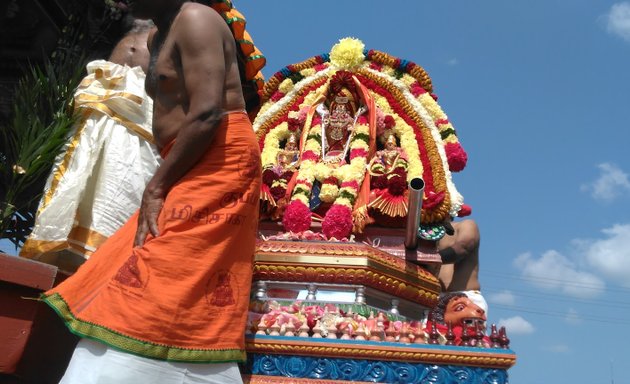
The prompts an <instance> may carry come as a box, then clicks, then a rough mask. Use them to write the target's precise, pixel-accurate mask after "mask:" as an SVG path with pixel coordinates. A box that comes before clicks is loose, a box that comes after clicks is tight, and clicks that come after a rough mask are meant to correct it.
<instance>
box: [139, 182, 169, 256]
mask: <svg viewBox="0 0 630 384" xmlns="http://www.w3.org/2000/svg"><path fill="white" fill-rule="evenodd" d="M163 205H164V197H162V195H161V194H157V193H155V192H151V191H150V190H149V188H147V189H145V191H144V193H143V194H142V203H141V204H140V213H139V214H138V229H137V230H136V238H135V240H134V242H133V246H134V247H141V246H142V245H143V244H144V242H145V241H146V239H147V235H148V234H149V233H151V235H152V236H153V237H158V236H159V235H160V231H159V230H158V225H157V218H158V216H159V214H160V212H161V211H162V206H163Z"/></svg>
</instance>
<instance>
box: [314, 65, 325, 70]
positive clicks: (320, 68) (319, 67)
mask: <svg viewBox="0 0 630 384" xmlns="http://www.w3.org/2000/svg"><path fill="white" fill-rule="evenodd" d="M313 69H314V70H315V72H319V71H323V70H324V69H326V65H324V64H316V65H315V66H314V67H313Z"/></svg>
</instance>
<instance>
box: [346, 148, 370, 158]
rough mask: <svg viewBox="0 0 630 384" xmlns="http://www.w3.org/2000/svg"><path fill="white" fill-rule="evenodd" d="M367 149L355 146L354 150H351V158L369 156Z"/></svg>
mask: <svg viewBox="0 0 630 384" xmlns="http://www.w3.org/2000/svg"><path fill="white" fill-rule="evenodd" d="M367 154H368V153H367V151H366V150H365V149H363V148H355V149H353V150H351V151H350V160H352V159H354V158H355V157H365V156H367Z"/></svg>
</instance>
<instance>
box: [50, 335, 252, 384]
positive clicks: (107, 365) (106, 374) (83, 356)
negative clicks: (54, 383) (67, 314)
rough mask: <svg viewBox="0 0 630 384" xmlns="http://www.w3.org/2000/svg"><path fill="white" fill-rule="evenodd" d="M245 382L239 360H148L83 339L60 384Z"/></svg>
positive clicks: (227, 383)
mask: <svg viewBox="0 0 630 384" xmlns="http://www.w3.org/2000/svg"><path fill="white" fill-rule="evenodd" d="M232 383H239V384H242V383H243V380H242V378H241V374H240V372H239V369H238V365H237V364H236V363H220V364H196V363H174V362H169V361H161V360H153V359H147V358H146V357H140V356H135V355H131V354H128V353H125V352H120V351H117V350H115V349H113V348H110V347H109V346H107V345H105V344H102V343H99V342H96V341H93V340H89V339H81V340H80V341H79V344H77V347H76V348H75V350H74V354H73V355H72V359H71V360H70V364H69V365H68V368H67V369H66V373H65V374H64V376H63V378H62V379H61V381H60V384H232Z"/></svg>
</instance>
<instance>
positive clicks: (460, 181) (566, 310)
mask: <svg viewBox="0 0 630 384" xmlns="http://www.w3.org/2000/svg"><path fill="white" fill-rule="evenodd" d="M235 3H236V6H237V8H238V9H239V10H240V11H241V12H242V13H243V14H245V16H246V17H247V19H248V21H249V26H248V29H249V31H250V33H251V34H252V36H253V38H254V40H255V42H256V44H257V45H258V46H259V47H260V49H261V50H262V51H263V53H264V54H265V55H266V56H267V59H268V65H267V67H266V68H265V70H264V73H265V75H266V76H267V77H269V76H271V75H272V74H273V73H274V72H276V71H277V70H279V69H280V68H282V67H284V66H286V65H288V64H291V63H295V62H299V61H302V60H304V59H306V58H308V57H311V56H314V55H316V54H320V53H324V52H329V50H330V48H331V47H332V45H333V44H335V43H336V42H337V41H338V40H339V39H341V38H343V37H347V36H352V37H356V38H359V39H361V40H362V41H363V42H364V43H365V45H366V47H367V48H374V49H378V50H381V51H385V52H387V53H390V54H392V55H395V56H398V57H401V58H404V59H408V60H411V61H413V62H415V63H417V64H419V65H421V66H423V67H424V68H425V69H426V70H427V71H428V73H429V74H430V76H431V77H432V79H433V84H434V88H435V93H436V94H437V95H438V96H439V102H440V104H441V106H442V108H443V109H444V111H445V112H446V113H447V114H448V115H449V118H450V120H451V121H452V122H453V125H454V126H455V128H456V129H457V132H458V135H459V139H460V142H461V143H462V145H463V146H464V148H465V149H466V151H467V152H468V156H469V162H468V166H467V168H466V169H465V170H464V171H463V172H461V173H459V174H454V181H455V183H456V185H457V187H458V189H459V191H460V192H461V193H462V194H463V195H464V197H465V201H466V203H468V204H470V205H471V206H472V207H473V215H472V216H471V217H472V218H474V219H475V220H476V221H477V222H478V223H479V226H480V229H481V234H482V244H481V283H482V290H483V292H484V295H485V296H486V299H487V300H488V302H489V305H490V310H489V322H494V323H499V324H504V325H506V326H507V328H508V335H509V337H510V338H511V340H512V344H511V346H512V349H513V350H514V351H516V353H517V354H518V361H517V365H516V366H515V367H513V368H512V369H511V370H510V372H509V373H510V382H511V383H512V384H538V383H540V384H547V383H571V384H597V383H611V382H612V380H614V384H628V383H630V378H629V377H628V375H627V368H626V367H627V366H630V353H628V345H630V278H628V276H630V177H629V176H628V175H629V174H630V156H629V155H628V149H627V147H628V146H629V145H630V123H629V122H630V70H629V69H628V68H630V2H614V1H605V0H597V1H596V0H530V1H518V2H517V1H505V0H488V1H470V0H467V1H464V0H445V1H440V2H437V1H435V2H428V1H400V2H383V1H378V2H377V1H374V0H361V1H358V0H355V1H337V2H328V3H320V2H312V1H309V2H306V1H300V0H292V1H287V0H274V1H271V2H269V1H254V0H250V1H248V0H240V1H235Z"/></svg>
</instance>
